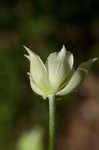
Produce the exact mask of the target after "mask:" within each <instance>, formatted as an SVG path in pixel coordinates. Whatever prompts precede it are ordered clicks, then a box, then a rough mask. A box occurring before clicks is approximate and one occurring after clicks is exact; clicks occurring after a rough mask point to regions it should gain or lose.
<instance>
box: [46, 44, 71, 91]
mask: <svg viewBox="0 0 99 150" xmlns="http://www.w3.org/2000/svg"><path fill="white" fill-rule="evenodd" d="M46 66H47V69H48V73H49V80H50V83H51V86H52V88H53V89H57V88H58V87H59V86H60V84H61V83H62V82H64V80H65V79H66V77H67V76H68V74H69V73H70V71H71V69H72V67H73V55H72V54H71V53H70V52H68V51H67V50H66V48H65V46H63V47H62V49H61V51H60V52H59V53H57V52H54V53H52V54H50V55H49V57H48V59H47V62H46Z"/></svg>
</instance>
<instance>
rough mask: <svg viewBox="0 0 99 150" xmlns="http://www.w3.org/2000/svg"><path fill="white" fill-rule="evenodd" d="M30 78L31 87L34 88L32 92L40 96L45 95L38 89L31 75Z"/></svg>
mask: <svg viewBox="0 0 99 150" xmlns="http://www.w3.org/2000/svg"><path fill="white" fill-rule="evenodd" d="M29 78H30V85H31V88H32V90H33V91H34V92H35V93H37V94H39V95H41V96H42V95H44V93H43V91H41V90H40V89H39V88H38V87H37V85H36V83H35V82H34V81H33V79H32V76H31V75H30V74H29Z"/></svg>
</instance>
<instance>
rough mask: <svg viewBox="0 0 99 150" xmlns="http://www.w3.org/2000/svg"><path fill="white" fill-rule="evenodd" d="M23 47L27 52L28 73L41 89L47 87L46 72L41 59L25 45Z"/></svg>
mask: <svg viewBox="0 0 99 150" xmlns="http://www.w3.org/2000/svg"><path fill="white" fill-rule="evenodd" d="M25 49H26V51H27V52H28V54H29V56H26V57H27V58H28V59H29V60H30V73H31V76H32V78H33V80H34V82H35V83H36V85H37V86H38V87H39V88H40V89H41V90H44V89H47V88H49V81H48V72H47V70H46V67H45V65H44V64H43V62H42V60H41V59H40V57H39V56H38V55H37V54H35V53H34V52H32V51H31V50H30V49H29V48H27V47H25Z"/></svg>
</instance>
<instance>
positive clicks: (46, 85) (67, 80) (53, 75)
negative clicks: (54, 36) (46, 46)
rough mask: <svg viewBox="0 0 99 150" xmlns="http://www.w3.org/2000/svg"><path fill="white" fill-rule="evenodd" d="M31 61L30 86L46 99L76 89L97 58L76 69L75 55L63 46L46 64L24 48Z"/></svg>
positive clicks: (52, 54) (51, 55) (49, 57)
mask: <svg viewBox="0 0 99 150" xmlns="http://www.w3.org/2000/svg"><path fill="white" fill-rule="evenodd" d="M24 48H25V49H26V51H27V52H28V54H29V55H25V56H26V57H27V58H28V59H29V61H30V72H29V78H30V85H31V88H32V90H33V91H34V92H36V93H37V94H39V95H41V96H42V97H43V98H44V99H45V98H47V97H49V96H50V95H66V94H69V93H70V92H72V91H73V90H74V89H76V88H77V87H78V86H79V85H80V84H81V82H82V81H83V80H84V78H85V77H86V75H87V74H88V70H89V68H90V66H91V65H92V64H93V63H94V62H95V61H96V60H97V58H93V59H90V60H88V61H86V62H84V63H82V64H81V65H80V66H79V67H78V68H77V69H74V67H73V65H74V57H73V54H72V53H71V52H69V51H67V50H66V48H65V46H64V45H63V47H62V49H61V50H60V52H54V53H51V54H50V55H49V56H48V58H47V61H46V63H45V64H44V63H43V62H42V60H41V58H40V57H39V56H38V55H37V54H35V53H34V52H32V51H31V50H30V49H29V48H27V47H26V46H24Z"/></svg>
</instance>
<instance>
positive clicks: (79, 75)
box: [56, 59, 96, 95]
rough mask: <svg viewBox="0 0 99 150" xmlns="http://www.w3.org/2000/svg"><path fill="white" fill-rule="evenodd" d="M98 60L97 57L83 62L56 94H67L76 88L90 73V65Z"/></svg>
mask: <svg viewBox="0 0 99 150" xmlns="http://www.w3.org/2000/svg"><path fill="white" fill-rule="evenodd" d="M95 61H96V59H90V60H88V61H87V62H84V63H82V64H81V65H80V66H79V67H78V69H77V70H76V71H75V72H74V74H73V76H72V77H71V79H70V81H69V82H68V84H67V85H66V86H65V87H64V88H63V89H62V90H61V91H59V92H58V93H57V94H56V95H66V94H69V93H70V92H72V91H73V90H74V89H76V88H77V87H78V86H79V85H80V84H81V82H82V81H83V80H84V79H85V77H86V75H87V74H88V69H89V67H90V66H91V65H92V64H93V63H94V62H95Z"/></svg>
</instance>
